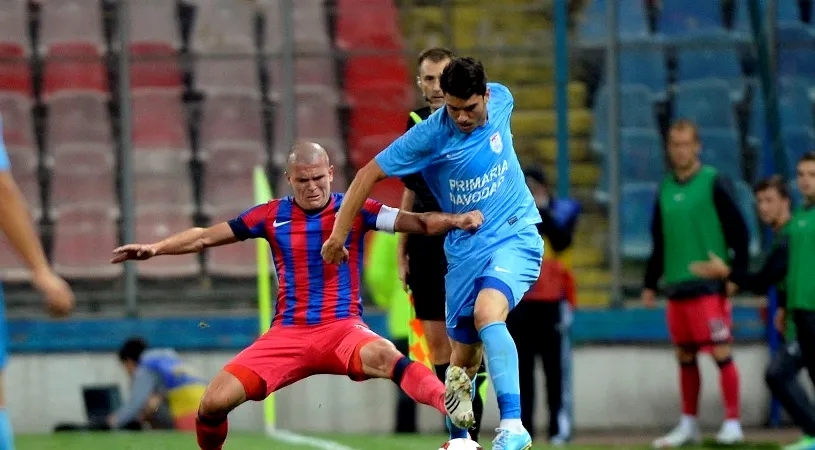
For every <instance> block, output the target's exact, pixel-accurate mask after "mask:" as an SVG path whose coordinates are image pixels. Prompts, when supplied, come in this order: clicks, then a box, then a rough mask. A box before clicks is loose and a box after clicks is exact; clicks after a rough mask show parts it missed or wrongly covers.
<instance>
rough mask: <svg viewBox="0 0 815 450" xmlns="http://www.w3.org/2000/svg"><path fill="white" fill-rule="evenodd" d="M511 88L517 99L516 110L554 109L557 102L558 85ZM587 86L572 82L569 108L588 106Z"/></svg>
mask: <svg viewBox="0 0 815 450" xmlns="http://www.w3.org/2000/svg"><path fill="white" fill-rule="evenodd" d="M509 88H510V89H511V90H512V96H513V97H515V109H553V108H555V100H556V98H557V97H556V90H555V88H556V85H554V84H538V85H518V86H512V85H510V86H509ZM586 95H587V93H586V85H585V84H583V83H580V82H577V81H573V82H570V83H569V85H568V87H567V91H566V96H567V97H568V99H569V108H581V107H583V106H585V105H586Z"/></svg>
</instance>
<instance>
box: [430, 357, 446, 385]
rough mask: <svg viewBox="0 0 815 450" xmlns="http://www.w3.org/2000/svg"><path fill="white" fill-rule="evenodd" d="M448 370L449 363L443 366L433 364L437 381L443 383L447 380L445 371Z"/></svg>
mask: <svg viewBox="0 0 815 450" xmlns="http://www.w3.org/2000/svg"><path fill="white" fill-rule="evenodd" d="M449 368H450V363H449V362H446V363H444V364H434V365H433V370H435V371H436V376H437V377H438V378H439V380H440V381H441V382H442V383H444V380H446V379H447V369H449Z"/></svg>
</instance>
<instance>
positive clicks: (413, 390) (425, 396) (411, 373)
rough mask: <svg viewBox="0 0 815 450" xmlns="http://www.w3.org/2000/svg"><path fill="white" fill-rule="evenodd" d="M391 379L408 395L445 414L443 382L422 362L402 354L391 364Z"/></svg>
mask: <svg viewBox="0 0 815 450" xmlns="http://www.w3.org/2000/svg"><path fill="white" fill-rule="evenodd" d="M391 380H393V382H394V383H396V384H398V385H399V387H400V388H402V390H403V391H405V394H407V395H408V397H410V398H412V399H413V400H415V401H417V402H419V403H422V404H425V405H429V406H432V407H434V408H436V409H437V410H438V411H439V412H440V413H442V414H444V415H445V416H446V415H447V408H446V407H445V406H444V384H443V383H442V382H441V381H439V379H438V378H436V374H435V373H433V372H432V371H431V370H430V369H428V368H427V366H425V365H424V364H422V363H418V362H416V361H413V360H412V359H410V358H408V357H407V356H402V357H401V358H399V360H397V361H396V364H394V365H393V371H392V372H391Z"/></svg>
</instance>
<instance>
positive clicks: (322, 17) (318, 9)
mask: <svg viewBox="0 0 815 450" xmlns="http://www.w3.org/2000/svg"><path fill="white" fill-rule="evenodd" d="M264 13H265V16H266V26H265V30H266V34H265V36H264V50H265V51H266V53H270V54H275V53H280V52H281V50H282V47H283V42H284V40H283V31H282V30H283V27H282V20H283V18H282V15H281V11H280V3H279V2H264ZM293 15H294V17H293V20H292V28H293V31H294V45H295V49H296V50H297V51H299V52H328V51H329V50H330V49H331V37H330V36H329V33H328V21H327V16H326V11H325V6H324V5H323V2H322V0H298V1H297V2H295V3H294V14H293Z"/></svg>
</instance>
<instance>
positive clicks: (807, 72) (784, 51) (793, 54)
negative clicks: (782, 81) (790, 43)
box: [778, 47, 815, 85]
mask: <svg viewBox="0 0 815 450" xmlns="http://www.w3.org/2000/svg"><path fill="white" fill-rule="evenodd" d="M778 76H781V77H800V78H806V79H812V77H815V52H813V51H812V49H811V48H801V47H799V48H781V49H779V51H778ZM807 84H808V85H811V84H812V83H811V82H810V83H807Z"/></svg>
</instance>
